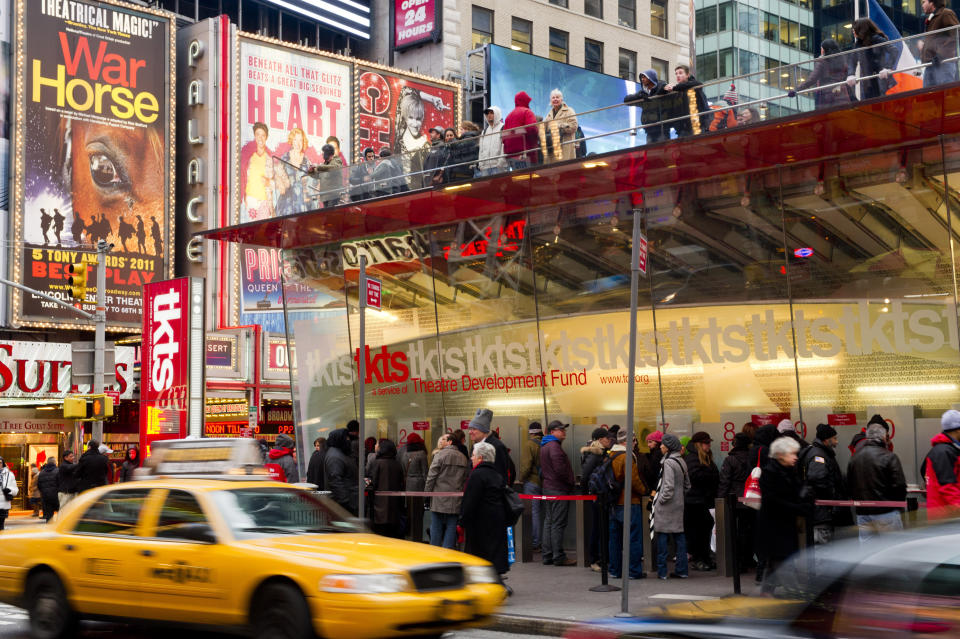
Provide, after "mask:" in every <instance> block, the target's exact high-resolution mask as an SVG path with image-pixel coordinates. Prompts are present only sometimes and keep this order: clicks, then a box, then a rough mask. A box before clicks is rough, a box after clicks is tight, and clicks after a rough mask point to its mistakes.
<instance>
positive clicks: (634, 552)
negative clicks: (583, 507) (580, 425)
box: [607, 428, 647, 579]
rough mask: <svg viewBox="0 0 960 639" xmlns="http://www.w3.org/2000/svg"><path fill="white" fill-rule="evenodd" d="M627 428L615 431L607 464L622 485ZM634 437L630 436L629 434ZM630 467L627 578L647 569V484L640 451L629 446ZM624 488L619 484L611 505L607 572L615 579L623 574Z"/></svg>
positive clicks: (643, 574) (643, 573)
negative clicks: (644, 567) (645, 524)
mask: <svg viewBox="0 0 960 639" xmlns="http://www.w3.org/2000/svg"><path fill="white" fill-rule="evenodd" d="M630 434H631V433H630V431H629V429H627V428H624V429H622V430H621V431H620V432H619V433H617V443H616V444H614V445H613V447H612V448H611V449H610V457H611V461H610V467H611V468H612V470H613V478H614V479H615V480H616V481H617V482H619V483H620V486H625V485H626V483H625V479H624V478H625V477H626V461H627V460H626V457H627V455H626V452H627V436H628V435H630ZM630 439H631V440H633V439H634V438H633V437H630ZM634 444H636V441H635V440H634V441H633V442H631V449H634V448H635V446H634ZM631 454H632V455H633V467H632V468H631V470H630V491H631V492H630V567H629V572H628V573H627V574H628V575H629V576H630V579H646V577H647V573H645V572H644V571H643V515H644V511H643V506H642V504H643V496H644V495H646V494H647V486H646V484H644V483H643V479H642V478H641V476H640V470H639V466H640V464H639V462H638V460H639V455H637V453H636V450H632V451H631ZM625 492H626V491H625V489H624V488H620V491H619V493H618V494H616V495H614V496H613V499H614V500H615V501H614V502H613V503H612V504H611V506H610V528H609V530H610V536H609V539H608V540H607V542H608V543H607V546H608V551H609V555H610V576H611V577H612V578H614V579H620V577H621V575H622V574H623V572H622V571H623V522H624V514H623V510H624V508H623V504H624V500H623V498H624V493H625Z"/></svg>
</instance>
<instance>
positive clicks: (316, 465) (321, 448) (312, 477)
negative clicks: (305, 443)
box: [307, 437, 327, 490]
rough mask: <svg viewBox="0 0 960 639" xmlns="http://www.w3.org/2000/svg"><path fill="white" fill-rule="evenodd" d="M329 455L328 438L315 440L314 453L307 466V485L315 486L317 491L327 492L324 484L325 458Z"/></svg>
mask: <svg viewBox="0 0 960 639" xmlns="http://www.w3.org/2000/svg"><path fill="white" fill-rule="evenodd" d="M326 455H327V439H326V437H317V438H316V439H315V440H313V453H312V454H311V455H310V462H309V463H308V464H307V483H310V484H313V485H314V486H316V487H317V490H325V489H324V487H323V486H324V484H323V458H324V457H325V456H326Z"/></svg>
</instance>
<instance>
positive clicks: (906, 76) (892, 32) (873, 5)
mask: <svg viewBox="0 0 960 639" xmlns="http://www.w3.org/2000/svg"><path fill="white" fill-rule="evenodd" d="M867 10H868V11H869V13H868V14H867V15H868V16H869V17H870V19H871V20H873V21H874V22H875V23H876V25H877V26H878V27H880V30H881V31H882V32H883V35H885V36H887V39H888V40H890V41H891V43H892V46H894V47H896V49H897V68H896V69H893V71H894V72H895V73H894V74H893V79H894V80H896V82H897V83H896V85H894V86H893V88H891V89H889V90H888V91H887V95H892V94H894V93H903V92H904V91H913V90H914V89H919V88H921V87H923V78H922V73H923V71H922V69H914V70H913V71H904V70H903V69H909V68H911V67H915V66H917V64H919V62H918V61H917V59H916V57H914V55H913V52H911V51H910V47H908V46H905V45H904V43H903V41H902V38H903V36H901V35H900V32H899V31H898V30H897V28H896V27H895V26H893V23H892V22H891V21H890V18H889V17H887V14H886V12H885V11H884V10H883V8H882V7H881V6H880V5H879V4H878V3H877V0H868V5H867Z"/></svg>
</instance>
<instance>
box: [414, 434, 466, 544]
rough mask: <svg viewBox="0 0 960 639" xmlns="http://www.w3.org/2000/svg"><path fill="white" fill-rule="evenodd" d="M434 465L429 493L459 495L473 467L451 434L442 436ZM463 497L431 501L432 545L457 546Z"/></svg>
mask: <svg viewBox="0 0 960 639" xmlns="http://www.w3.org/2000/svg"><path fill="white" fill-rule="evenodd" d="M434 452H435V455H434V456H433V462H432V463H431V464H430V470H429V472H428V473H427V483H426V488H425V490H426V491H427V492H428V493H432V492H438V493H447V492H450V493H456V492H461V491H462V490H463V489H464V485H465V484H466V481H467V474H468V473H469V470H470V464H469V462H468V461H467V459H466V458H465V457H464V456H463V455H461V454H460V451H459V450H457V448H456V446H454V445H453V438H452V437H451V436H450V435H449V434H444V435H441V436H440V440H439V441H438V442H437V448H436V450H435V451H434ZM461 502H462V499H461V498H460V497H431V498H430V543H431V544H433V545H434V546H443V547H444V548H456V547H457V520H458V519H459V518H460V505H461Z"/></svg>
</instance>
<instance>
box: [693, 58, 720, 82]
mask: <svg viewBox="0 0 960 639" xmlns="http://www.w3.org/2000/svg"><path fill="white" fill-rule="evenodd" d="M717 77H718V76H717V52H716V51H711V52H710V53H701V54H700V55H698V56H697V79H698V80H700V81H701V82H709V81H710V80H716V79H717Z"/></svg>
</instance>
